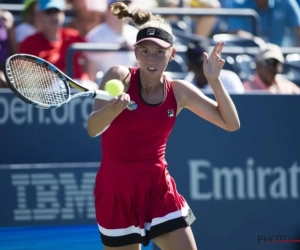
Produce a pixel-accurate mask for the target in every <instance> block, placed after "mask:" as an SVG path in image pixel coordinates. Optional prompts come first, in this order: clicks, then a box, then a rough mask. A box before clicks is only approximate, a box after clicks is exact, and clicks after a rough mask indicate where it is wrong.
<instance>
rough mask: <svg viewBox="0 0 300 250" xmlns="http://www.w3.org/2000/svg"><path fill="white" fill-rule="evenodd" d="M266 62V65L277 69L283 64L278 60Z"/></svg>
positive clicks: (271, 59)
mask: <svg viewBox="0 0 300 250" xmlns="http://www.w3.org/2000/svg"><path fill="white" fill-rule="evenodd" d="M265 62H266V65H268V66H272V67H277V66H278V65H279V64H281V62H279V61H278V60H277V59H273V58H270V59H267V60H266V61H265Z"/></svg>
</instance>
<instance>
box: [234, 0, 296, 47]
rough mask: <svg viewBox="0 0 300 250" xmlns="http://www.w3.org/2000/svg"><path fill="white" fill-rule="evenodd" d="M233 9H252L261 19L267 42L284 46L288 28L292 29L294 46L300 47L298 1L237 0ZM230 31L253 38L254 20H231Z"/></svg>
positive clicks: (263, 35)
mask: <svg viewBox="0 0 300 250" xmlns="http://www.w3.org/2000/svg"><path fill="white" fill-rule="evenodd" d="M232 7H233V8H240V9H242V8H250V9H254V10H255V11H257V13H258V15H259V16H260V19H261V23H260V24H261V31H262V38H263V39H264V40H265V42H270V43H275V44H277V45H279V46H284V37H285V30H286V28H290V29H291V30H292V31H293V32H292V36H291V39H290V40H293V45H294V46H296V45H297V44H298V45H300V7H299V5H298V4H297V2H296V0H276V1H274V0H244V1H239V0H235V1H234V3H233V6H232ZM228 30H229V31H230V32H233V33H237V34H238V35H241V36H244V37H250V38H251V37H253V35H252V33H253V25H252V20H250V19H249V18H241V19H237V18H230V20H229V23H228Z"/></svg>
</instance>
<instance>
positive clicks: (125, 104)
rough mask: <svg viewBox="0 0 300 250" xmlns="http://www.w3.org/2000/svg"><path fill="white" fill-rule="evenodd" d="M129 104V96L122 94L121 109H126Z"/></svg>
mask: <svg viewBox="0 0 300 250" xmlns="http://www.w3.org/2000/svg"><path fill="white" fill-rule="evenodd" d="M129 102H130V96H129V95H128V94H124V101H123V107H122V108H123V109H126V108H127V107H128V104H129Z"/></svg>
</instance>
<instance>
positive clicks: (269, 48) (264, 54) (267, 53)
mask: <svg viewBox="0 0 300 250" xmlns="http://www.w3.org/2000/svg"><path fill="white" fill-rule="evenodd" d="M256 59H257V61H266V60H268V59H276V60H278V61H279V62H281V63H284V56H283V53H282V51H281V48H280V47H279V46H278V45H276V44H273V43H266V44H265V46H263V47H262V49H261V51H260V52H259V53H258V54H257V56H256Z"/></svg>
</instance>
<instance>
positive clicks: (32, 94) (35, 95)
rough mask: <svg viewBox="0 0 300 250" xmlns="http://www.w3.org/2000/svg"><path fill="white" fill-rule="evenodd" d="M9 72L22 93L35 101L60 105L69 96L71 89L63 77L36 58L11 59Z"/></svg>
mask: <svg viewBox="0 0 300 250" xmlns="http://www.w3.org/2000/svg"><path fill="white" fill-rule="evenodd" d="M7 72H8V76H9V78H10V81H11V83H13V84H14V87H15V88H16V89H17V90H18V91H19V92H20V94H22V95H23V96H25V97H26V98H28V99H30V100H32V101H34V102H37V103H42V104H46V105H58V104H61V103H62V102H65V101H66V100H68V98H69V89H68V88H67V86H66V84H65V83H64V82H63V81H62V79H61V78H60V77H59V76H58V75H57V74H56V73H55V72H53V71H52V70H50V69H49V68H48V67H47V66H46V65H43V64H40V63H38V62H37V61H36V60H33V59H31V60H30V59H28V58H22V59H20V58H18V59H15V60H11V61H10V63H9V66H8V69H7Z"/></svg>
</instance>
